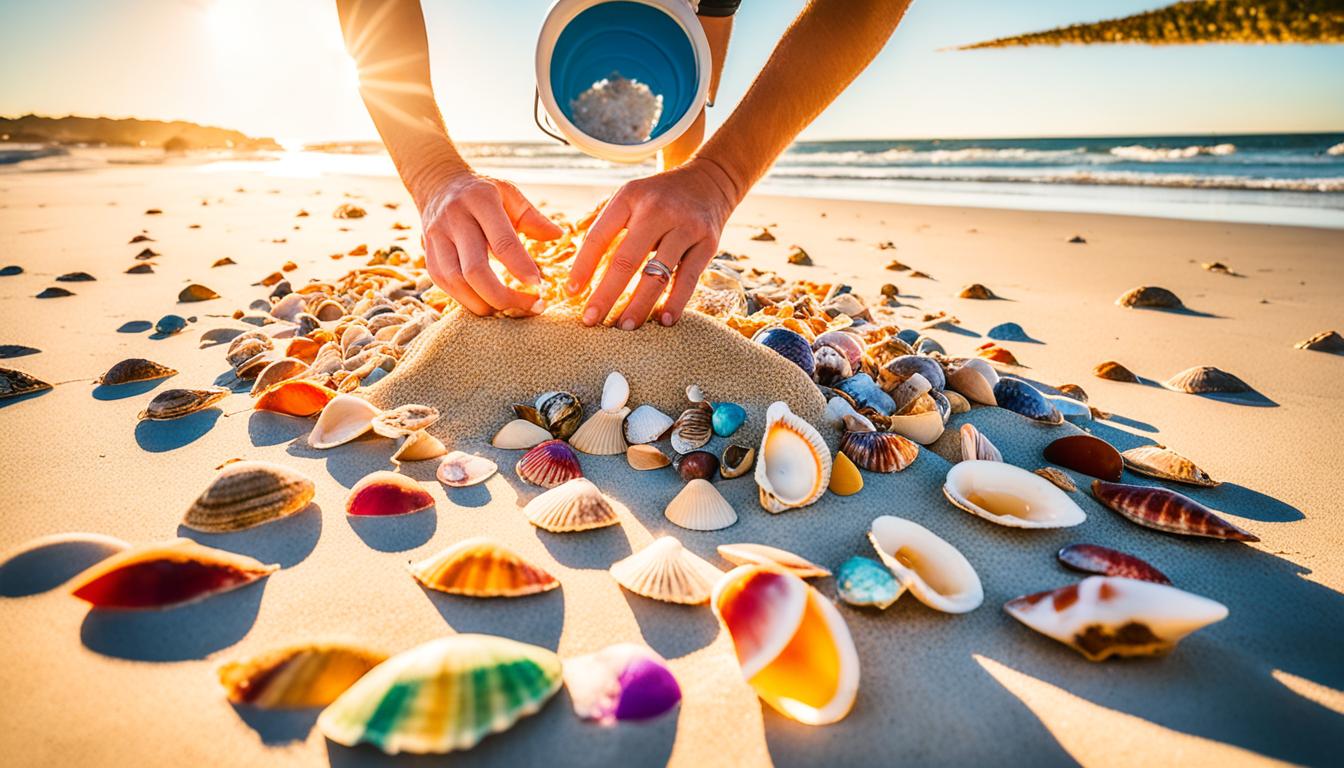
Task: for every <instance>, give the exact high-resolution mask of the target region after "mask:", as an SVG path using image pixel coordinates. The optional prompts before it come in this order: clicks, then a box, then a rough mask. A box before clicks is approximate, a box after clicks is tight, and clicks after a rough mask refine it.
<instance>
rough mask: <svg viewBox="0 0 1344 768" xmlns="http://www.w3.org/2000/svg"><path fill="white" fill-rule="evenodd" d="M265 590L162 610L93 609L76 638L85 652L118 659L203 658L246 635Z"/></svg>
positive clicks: (250, 589) (242, 590)
mask: <svg viewBox="0 0 1344 768" xmlns="http://www.w3.org/2000/svg"><path fill="white" fill-rule="evenodd" d="M265 588H266V585H265V583H264V580H263V583H260V584H249V585H247V586H245V587H241V588H239V589H235V590H232V591H229V592H225V593H224V594H222V595H214V596H212V597H208V598H206V599H204V600H201V601H200V602H196V603H191V604H190V605H184V606H181V607H179V608H169V609H166V610H162V611H115V610H98V609H93V610H90V611H89V613H88V615H87V616H85V617H84V623H83V624H82V625H80V628H79V637H80V640H81V641H82V642H83V643H84V646H85V647H86V648H88V649H89V650H91V651H94V652H96V653H100V654H102V655H104V656H112V657H115V658H119V659H130V660H132V661H187V660H190V659H203V658H205V657H206V656H209V655H210V654H212V653H214V652H215V651H219V650H221V649H224V648H228V647H229V646H231V645H233V644H234V643H237V642H238V641H239V640H242V639H243V637H245V636H246V635H247V633H248V631H249V630H250V629H251V628H252V624H253V623H255V622H256V620H257V611H258V609H259V608H260V607H261V596H262V594H263V593H264V591H265Z"/></svg>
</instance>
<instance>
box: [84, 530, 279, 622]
mask: <svg viewBox="0 0 1344 768" xmlns="http://www.w3.org/2000/svg"><path fill="white" fill-rule="evenodd" d="M279 569H280V566H278V565H265V564H263V563H260V562H258V561H256V560H253V559H252V558H250V557H247V556H245V555H238V554H234V553H233V552H226V551H224V550H222V549H214V548H212V547H206V546H202V545H200V544H197V543H196V542H194V541H192V540H191V539H175V540H173V541H167V542H155V543H153V544H144V545H141V546H138V547H133V548H131V549H127V550H125V551H123V552H119V553H117V554H115V555H112V556H111V557H109V558H107V559H106V560H103V561H102V562H100V563H98V564H97V565H95V566H93V567H92V568H89V569H88V570H87V571H84V572H83V573H81V574H79V576H77V577H76V578H75V582H74V585H73V586H72V587H71V588H70V592H71V594H73V595H74V596H75V597H77V598H79V599H81V600H83V601H85V602H87V603H89V604H90V605H92V606H93V607H94V608H120V609H149V608H168V607H171V606H178V605H185V604H187V603H194V602H196V601H197V600H204V599H205V598H207V597H210V596H211V595H216V594H219V593H221V592H227V591H229V590H231V589H237V588H239V587H242V586H246V585H248V584H251V583H252V582H254V581H257V580H258V579H262V578H265V577H266V576H268V575H270V574H271V573H274V572H275V571H277V570H279Z"/></svg>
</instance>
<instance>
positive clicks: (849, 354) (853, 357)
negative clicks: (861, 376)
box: [812, 331, 863, 378]
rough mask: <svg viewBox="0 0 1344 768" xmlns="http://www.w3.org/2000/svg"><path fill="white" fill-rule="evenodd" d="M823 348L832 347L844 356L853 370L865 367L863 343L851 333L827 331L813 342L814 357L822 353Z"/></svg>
mask: <svg viewBox="0 0 1344 768" xmlns="http://www.w3.org/2000/svg"><path fill="white" fill-rule="evenodd" d="M823 347H830V348H831V349H834V350H836V351H837V352H840V353H841V354H842V355H844V356H845V359H846V360H848V361H849V367H850V368H851V369H853V370H858V368H859V367H860V366H862V365H863V341H862V340H861V339H860V337H859V336H857V335H855V334H854V333H853V332H851V331H827V332H825V333H823V334H821V335H819V336H817V338H816V340H814V341H813V342H812V351H813V353H814V355H815V353H819V352H821V350H822V348H823ZM841 378H847V377H841Z"/></svg>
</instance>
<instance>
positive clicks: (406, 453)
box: [392, 429, 448, 463]
mask: <svg viewBox="0 0 1344 768" xmlns="http://www.w3.org/2000/svg"><path fill="white" fill-rule="evenodd" d="M447 452H448V446H446V445H444V444H443V441H442V440H440V439H439V438H437V437H435V436H433V435H431V434H429V433H428V432H426V431H425V430H423V429H422V430H419V431H418V432H412V433H411V434H409V435H406V436H405V437H403V438H401V441H400V442H399V443H397V450H396V451H394V452H393V453H392V462H393V463H400V462H403V461H429V460H430V459H437V458H439V457H440V456H443V455H444V454H445V453H447Z"/></svg>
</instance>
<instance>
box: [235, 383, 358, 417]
mask: <svg viewBox="0 0 1344 768" xmlns="http://www.w3.org/2000/svg"><path fill="white" fill-rule="evenodd" d="M336 395H337V392H336V391H335V390H332V389H327V388H326V387H324V386H322V385H321V384H318V383H317V382H315V381H308V380H306V379H290V380H289V381H282V382H280V383H279V384H276V385H274V386H272V387H270V388H268V389H267V390H266V391H264V392H262V393H261V396H260V397H258V398H257V401H256V402H255V403H253V404H252V407H253V408H254V409H256V410H258V411H273V412H275V413H283V414H285V415H287V416H312V415H313V414H316V413H319V412H321V411H322V409H323V408H325V407H326V406H327V403H329V402H331V400H332V398H334V397H336Z"/></svg>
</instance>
